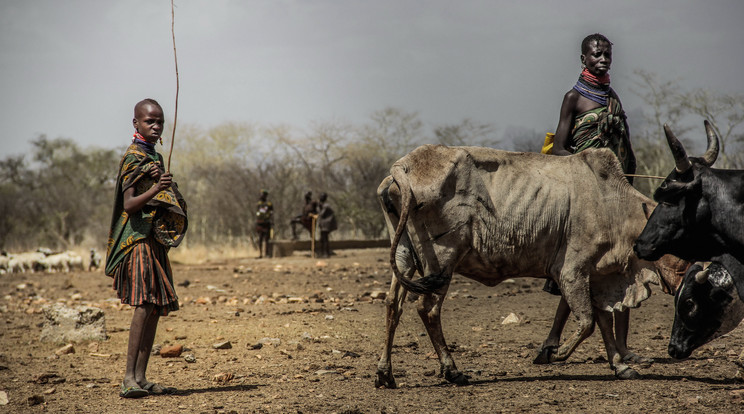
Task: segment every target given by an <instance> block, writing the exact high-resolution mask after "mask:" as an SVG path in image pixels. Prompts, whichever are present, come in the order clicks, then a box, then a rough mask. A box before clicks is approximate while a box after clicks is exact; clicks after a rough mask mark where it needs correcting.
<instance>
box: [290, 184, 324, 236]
mask: <svg viewBox="0 0 744 414" xmlns="http://www.w3.org/2000/svg"><path fill="white" fill-rule="evenodd" d="M316 214H318V202H317V201H314V200H313V192H312V191H308V192H307V193H305V205H303V206H302V214H300V215H299V216H295V217H294V218H293V219H292V221H290V222H289V224H290V227H292V240H297V239H298V238H299V237H298V235H297V228H296V226H297V225H298V224H300V225H302V227H304V228H305V229H306V230H307V231H309V232H310V234H312V228H313V216H314V215H316Z"/></svg>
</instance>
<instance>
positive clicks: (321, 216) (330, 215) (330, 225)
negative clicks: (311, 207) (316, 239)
mask: <svg viewBox="0 0 744 414" xmlns="http://www.w3.org/2000/svg"><path fill="white" fill-rule="evenodd" d="M327 198H328V195H327V194H326V193H322V194H321V195H320V199H319V200H318V201H319V203H318V227H319V228H320V257H331V243H330V240H329V238H328V236H329V235H330V233H331V232H332V231H334V230H336V229H338V222H336V214H335V213H334V212H333V209H332V208H331V205H330V204H328V203H327V202H326V199H327Z"/></svg>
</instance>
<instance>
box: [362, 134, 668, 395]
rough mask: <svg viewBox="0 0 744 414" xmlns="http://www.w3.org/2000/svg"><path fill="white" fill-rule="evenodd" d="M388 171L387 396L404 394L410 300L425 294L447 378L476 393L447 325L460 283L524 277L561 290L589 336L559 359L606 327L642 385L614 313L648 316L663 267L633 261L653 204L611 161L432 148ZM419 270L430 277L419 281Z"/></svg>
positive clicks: (422, 301)
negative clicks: (401, 358)
mask: <svg viewBox="0 0 744 414" xmlns="http://www.w3.org/2000/svg"><path fill="white" fill-rule="evenodd" d="M390 172H391V175H390V176H388V177H387V178H385V179H384V180H383V182H382V183H381V184H380V186H379V188H378V190H377V194H378V197H379V199H380V202H381V204H382V208H383V211H384V213H385V219H386V221H387V225H388V230H389V232H390V235H391V239H392V247H391V257H390V262H391V267H392V269H393V275H394V277H393V279H392V283H391V287H390V295H389V297H388V307H387V333H386V338H385V346H384V349H383V352H382V356H381V358H380V361H379V364H378V368H377V378H376V385H377V386H378V387H380V386H383V387H395V379H394V378H393V375H392V363H391V360H390V354H391V350H392V345H393V339H394V336H395V330H396V327H397V325H398V322H399V318H400V315H401V312H402V304H403V301H404V298H405V296H406V291H411V292H414V293H418V294H420V295H421V297H420V298H419V299H418V313H419V315H420V316H421V319H422V321H423V323H424V325H425V326H426V329H427V332H428V334H429V337H430V339H431V342H432V345H433V346H434V349H435V351H436V352H437V354H438V356H439V361H440V364H441V373H442V374H443V375H444V377H445V378H446V379H447V380H448V381H450V382H453V383H456V384H466V383H467V377H466V376H465V375H463V374H462V373H461V372H459V371H458V370H457V367H456V365H455V362H454V361H453V359H452V356H451V355H450V353H449V352H448V350H447V346H446V343H445V340H444V335H443V333H442V326H441V320H440V311H441V307H442V303H443V301H444V298H445V296H446V293H447V289H448V286H449V282H450V280H451V278H452V275H453V273H458V274H461V275H463V276H465V277H468V278H471V279H473V280H476V281H479V282H481V283H483V284H485V285H487V286H495V285H497V284H498V283H500V282H502V281H504V280H505V279H508V278H514V277H538V278H552V279H554V280H556V281H557V282H558V284H559V286H560V288H561V291H562V292H563V295H564V298H565V299H566V301H567V302H568V305H569V306H570V308H571V311H572V312H573V313H574V314H575V315H576V316H577V317H578V324H579V327H578V330H577V331H576V332H575V333H574V334H573V335H572V336H571V337H570V338H569V339H568V341H567V342H566V343H565V344H563V345H562V346H561V347H560V348H559V349H558V350H557V352H556V353H555V354H553V355H552V356H551V358H552V360H553V361H558V360H565V359H566V358H568V356H569V355H570V354H571V352H573V350H574V349H575V348H576V347H577V346H578V345H579V343H581V341H583V340H584V339H585V338H587V337H588V336H589V335H591V333H592V331H593V328H594V323H595V321H596V323H597V324H598V325H599V327H600V330H601V332H602V337H603V340H604V342H605V348H606V351H607V356H608V361H609V363H610V366H611V368H613V369H614V370H615V374H616V376H617V377H619V378H635V377H637V376H638V373H637V372H636V371H634V370H633V369H632V368H630V367H629V366H627V365H626V364H625V363H624V362H623V361H622V358H621V356H620V354H619V353H618V351H617V349H616V345H615V338H614V336H613V333H612V312H613V311H615V310H624V309H626V308H633V307H637V306H639V304H640V303H641V302H642V301H643V300H645V299H647V298H648V297H649V294H650V289H649V286H648V285H649V283H658V281H659V275H658V274H657V273H656V268H655V266H654V263H653V262H649V261H643V260H640V259H638V258H637V257H636V256H635V255H634V254H633V251H632V246H633V242H634V240H635V238H636V237H637V236H638V235H639V234H640V233H641V230H642V229H643V227H644V225H645V223H646V220H647V218H646V215H645V213H644V209H643V204H646V205H648V206H650V207H655V203H654V202H653V201H652V200H650V199H649V198H647V197H645V196H644V195H642V194H641V193H639V192H638V191H636V190H635V189H634V188H633V187H632V186H631V185H630V184H628V182H627V180H626V179H625V177H624V176H623V173H622V171H621V169H620V165H619V163H618V161H617V158H616V157H615V155H614V154H613V153H612V152H611V151H610V150H606V149H602V150H588V151H584V152H582V153H579V154H576V155H572V156H567V157H554V156H549V155H543V154H536V153H518V152H508V151H500V150H495V149H490V148H481V147H445V146H433V145H426V146H422V147H419V148H417V149H415V150H413V151H412V152H411V153H409V154H408V155H406V156H405V157H403V158H401V159H400V160H398V161H397V162H396V163H395V164H394V165H393V166H392V168H391V169H390ZM417 271H418V273H420V274H421V275H423V276H424V277H423V278H419V279H415V280H413V279H412V276H413V274H414V273H415V272H417ZM404 288H405V289H404Z"/></svg>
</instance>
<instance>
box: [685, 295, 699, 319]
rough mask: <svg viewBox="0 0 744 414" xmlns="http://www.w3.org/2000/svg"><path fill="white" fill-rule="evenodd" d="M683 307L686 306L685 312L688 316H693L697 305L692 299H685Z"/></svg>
mask: <svg viewBox="0 0 744 414" xmlns="http://www.w3.org/2000/svg"><path fill="white" fill-rule="evenodd" d="M685 307H686V308H687V314H688V315H690V316H694V315H695V312H696V311H697V305H696V304H695V301H694V300H692V299H685Z"/></svg>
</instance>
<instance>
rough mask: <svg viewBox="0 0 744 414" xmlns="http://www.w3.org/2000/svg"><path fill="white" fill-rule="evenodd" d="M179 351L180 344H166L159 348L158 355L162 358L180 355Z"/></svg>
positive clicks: (181, 348) (181, 347)
mask: <svg viewBox="0 0 744 414" xmlns="http://www.w3.org/2000/svg"><path fill="white" fill-rule="evenodd" d="M181 352H183V346H181V345H166V346H164V347H162V348H160V356H161V357H163V358H176V357H179V356H181Z"/></svg>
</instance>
